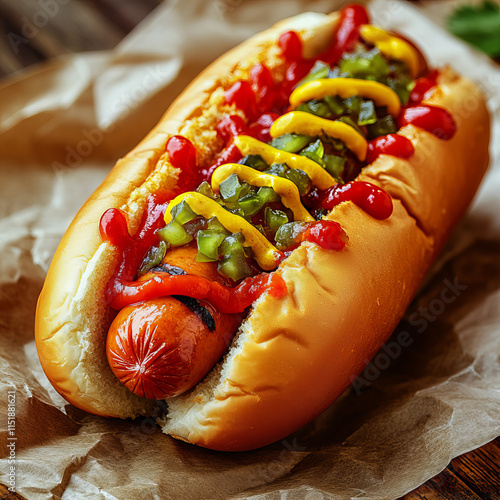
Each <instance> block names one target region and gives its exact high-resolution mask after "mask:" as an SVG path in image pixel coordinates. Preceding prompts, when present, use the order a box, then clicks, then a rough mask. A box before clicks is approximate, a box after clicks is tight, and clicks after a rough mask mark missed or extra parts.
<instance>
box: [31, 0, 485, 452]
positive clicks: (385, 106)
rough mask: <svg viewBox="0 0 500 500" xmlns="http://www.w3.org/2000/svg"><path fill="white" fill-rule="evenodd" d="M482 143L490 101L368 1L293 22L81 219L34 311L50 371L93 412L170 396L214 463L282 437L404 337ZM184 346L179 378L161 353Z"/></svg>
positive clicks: (267, 39) (195, 86)
mask: <svg viewBox="0 0 500 500" xmlns="http://www.w3.org/2000/svg"><path fill="white" fill-rule="evenodd" d="M465 98H467V100H468V102H469V104H470V103H471V102H473V104H474V106H468V107H467V110H466V112H464V109H463V105H462V102H463V100H464V99H465ZM488 143H489V118H488V112H487V109H486V106H485V102H484V98H483V97H482V96H481V93H480V91H479V89H478V88H477V87H476V86H475V85H474V84H472V83H471V82H469V81H467V80H465V79H463V78H460V77H458V76H457V75H456V74H455V73H454V72H453V71H452V70H450V69H449V68H445V69H441V70H429V69H428V67H427V64H426V62H425V58H424V57H423V56H422V54H421V53H420V52H419V51H418V50H417V49H416V48H415V47H414V46H413V45H412V44H411V43H409V42H408V41H406V40H405V39H404V38H401V37H398V36H396V35H395V34H392V33H388V32H386V31H384V30H382V29H380V28H378V27H374V26H372V25H370V24H369V19H368V15H367V13H366V11H365V10H364V9H363V8H362V7H360V6H349V7H346V8H345V9H344V10H343V11H342V12H341V13H339V14H333V15H330V16H324V15H319V14H318V15H314V14H307V15H303V16H299V17H298V18H295V19H290V20H286V21H283V22H282V23H279V24H278V25H276V26H275V27H273V28H271V29H270V30H268V31H267V32H263V33H261V34H259V35H257V36H256V37H254V38H253V39H251V40H249V41H248V42H246V43H244V44H243V45H242V46H240V47H238V48H236V49H234V50H233V51H231V52H229V53H228V54H226V55H225V56H223V57H222V58H221V59H220V60H219V61H217V62H216V63H214V64H213V65H212V66H210V67H209V68H208V69H207V70H205V72H203V73H202V74H201V75H200V76H199V77H198V78H197V79H196V80H195V81H194V82H193V83H192V84H191V86H190V87H188V88H187V89H186V90H185V92H184V93H183V94H182V95H181V96H180V97H179V98H178V100H177V101H176V102H175V103H174V104H173V106H172V107H171V108H170V109H169V110H168V111H167V113H166V115H165V116H164V118H163V119H162V121H161V122H160V123H159V124H158V126H157V127H156V128H155V129H154V130H153V131H152V132H151V133H150V134H149V135H148V137H146V138H145V139H144V141H143V142H142V143H141V144H139V146H137V147H136V148H135V149H134V150H133V151H132V152H131V153H129V155H127V156H126V157H125V158H124V159H123V160H121V161H120V162H118V164H117V165H116V167H115V168H114V169H113V171H112V172H111V174H110V175H109V177H108V179H107V180H106V181H105V183H104V184H103V185H102V186H101V187H100V188H99V189H98V190H97V191H96V193H95V194H94V195H93V196H92V197H91V198H90V200H89V201H88V202H87V203H86V204H85V206H84V207H83V208H82V210H81V211H80V213H79V214H78V215H77V217H76V219H75V221H74V223H73V225H72V226H71V227H70V229H69V231H68V233H67V234H66V235H65V237H64V239H63V242H62V243H61V246H60V247H59V249H58V251H57V253H56V255H55V257H54V260H53V264H52V266H51V269H50V271H49V274H48V277H47V280H46V283H45V285H44V289H43V290H42V294H41V296H40V300H39V306H38V310H37V320H36V328H37V329H36V338H37V347H38V350H39V356H40V359H41V362H42V366H43V367H44V370H45V372H46V373H47V375H48V376H49V379H50V380H51V381H52V383H53V384H54V386H55V387H56V389H57V390H58V391H59V392H60V393H61V394H62V395H63V396H64V397H66V399H68V400H69V401H70V402H72V403H73V404H75V405H76V406H79V407H80V408H83V409H85V410H87V411H90V412H93V413H96V414H99V415H104V416H116V417H122V418H127V417H135V416H138V415H143V414H148V413H149V414H151V413H153V412H154V408H155V399H156V398H164V397H167V404H168V412H167V414H166V415H164V416H162V417H160V418H159V419H158V422H159V424H160V425H161V426H162V428H163V430H164V431H165V432H166V433H168V434H171V435H173V436H174V437H177V438H179V439H183V440H186V441H188V442H191V443H195V444H198V445H201V446H205V447H208V448H213V449H218V450H245V449H252V448H256V447H259V446H263V445H266V444H268V443H271V442H273V441H275V440H277V439H280V438H282V437H284V436H286V435H287V434H289V433H290V432H293V431H294V430H296V429H297V428H299V427H300V426H301V425H303V424H304V423H306V422H307V421H309V420H311V419H312V418H314V417H315V416H317V415H318V414H319V413H320V412H321V411H323V410H324V409H325V408H326V407H327V406H328V405H329V404H331V402H332V401H334V400H335V398H336V397H338V396H339V395H340V394H341V393H342V391H343V390H344V389H345V388H346V387H347V386H348V385H349V383H350V382H352V380H354V377H355V376H356V375H357V374H359V373H360V371H361V370H362V369H363V367H364V364H365V362H366V359H370V357H372V356H373V355H374V354H375V353H376V351H377V349H378V348H379V347H380V345H381V343H382V342H383V341H384V340H385V339H387V337H388V336H389V334H390V333H391V331H392V330H393V329H394V327H395V326H396V324H397V322H398V321H399V320H400V318H401V317H402V315H403V314H404V311H405V309H406V307H407V306H408V304H409V302H410V301H411V299H412V297H413V296H414V294H415V293H416V290H417V288H418V286H419V283H420V282H421V280H422V278H423V276H424V274H425V272H426V271H427V270H428V269H429V267H430V265H431V264H432V262H433V260H434V259H435V258H436V256H437V255H438V253H439V251H440V250H441V248H442V247H443V245H444V243H445V241H446V239H447V237H448V236H449V234H450V232H451V231H452V229H453V227H454V226H455V225H456V223H457V221H458V220H459V218H460V217H461V215H462V214H463V213H464V211H465V209H466V208H467V206H468V204H469V202H470V200H471V199H472V197H473V195H474V193H475V191H476V189H477V187H478V185H479V183H480V181H481V178H482V176H483V174H484V172H485V170H486V167H487V164H488ZM89 228H91V229H89ZM82 231H84V232H85V239H84V241H82ZM80 255H85V259H83V261H82V260H76V262H75V259H74V257H75V256H80ZM176 256H177V257H176ZM176 258H179V259H181V261H182V263H181V264H179V261H175V259H176ZM176 262H177V263H176ZM202 264H203V265H202ZM162 266H164V268H162ZM169 266H170V267H169ZM173 268H178V269H179V270H180V271H178V272H173V273H169V272H165V270H167V271H168V269H170V270H172V269H173ZM201 268H203V270H202V269H201ZM63 275H64V277H65V280H64V281H63V280H62V279H61V277H62V276H63ZM172 297H174V298H172ZM175 297H182V299H181V301H179V300H178V299H176V298H175ZM186 297H187V298H188V299H186ZM186 300H187V301H188V302H187V303H192V302H189V301H199V302H196V303H195V304H196V307H198V305H200V306H201V307H203V308H204V309H205V310H206V311H208V312H209V315H210V316H211V317H212V319H213V320H214V324H215V325H216V328H215V329H214V330H213V331H215V332H216V334H215V335H214V336H210V335H209V334H208V333H209V332H208V331H209V330H210V327H209V326H208V325H207V323H206V322H204V321H203V318H202V317H200V315H201V313H200V310H198V313H197V311H196V310H193V309H195V308H191V309H189V307H188V306H186V305H185V304H186ZM182 301H184V304H183V303H182ZM175 311H177V312H175ZM179 313H180V314H182V320H181V321H175V319H173V318H175V316H176V315H177V314H179ZM192 325H196V326H195V331H192V329H191V326H192ZM233 335H234V338H233V340H232V341H231V344H230V346H229V348H228V349H226V345H227V343H228V341H229V339H228V337H231V336H233ZM106 339H107V341H106ZM185 343H186V344H187V345H188V346H189V349H188V351H189V353H188V355H187V356H186V357H185V358H183V360H182V363H181V365H182V366H181V368H180V372H179V373H180V374H181V375H182V376H181V377H180V378H178V379H177V382H175V383H173V382H172V380H173V378H175V377H171V379H167V378H166V377H167V376H168V375H174V376H177V375H179V373H177V372H175V369H174V368H175V367H174V366H172V364H169V362H167V363H166V364H163V363H161V362H159V361H160V359H159V358H160V357H161V354H162V353H163V352H170V350H175V349H176V347H179V346H182V345H184V344H185ZM150 346H151V347H152V352H153V354H151V357H149V359H152V358H154V361H155V364H154V367H155V369H154V370H153V371H154V372H156V375H157V376H156V377H155V376H154V374H153V376H151V374H150V373H149V372H148V373H146V372H147V363H146V364H142V365H141V363H140V361H141V360H142V361H144V360H147V359H148V356H149V355H150V352H149V351H148V348H149V347H150ZM159 346H161V347H159ZM194 346H199V347H200V348H201V349H200V350H198V351H196V350H195V349H191V348H192V347H194ZM179 349H180V348H179ZM137 352H140V353H141V354H140V356H139V357H137V355H136V353H137ZM219 359H220V362H219V363H217V360H219ZM131 361H132V363H131ZM136 361H138V362H136ZM177 361H178V359H177V360H176V361H175V362H177ZM156 362H159V363H158V365H157V364H156ZM175 362H174V364H175ZM124 363H125V365H127V366H126V367H125V370H122V368H123V366H124ZM134 363H135V364H134ZM214 364H215V366H214ZM131 365H132V366H133V369H132V370H130V369H129V368H130V366H131ZM139 365H141V366H142V367H143V370H142V374H141V375H140V377H137V376H136V372H137V370H139V372H140V371H141V368H140V367H139ZM157 367H159V368H158V370H156V368H157ZM212 367H213V368H212ZM211 368H212V369H211ZM207 371H209V373H208V374H207V375H206V377H205V374H206V373H207ZM134 377H135V378H134ZM203 377H205V378H203ZM202 378H203V380H201V379H202ZM145 381H146V382H147V383H144V382H145ZM130 389H132V390H130Z"/></svg>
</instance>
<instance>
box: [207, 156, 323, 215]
mask: <svg viewBox="0 0 500 500" xmlns="http://www.w3.org/2000/svg"><path fill="white" fill-rule="evenodd" d="M231 174H236V175H237V176H238V178H239V179H240V180H244V181H247V182H248V183H249V184H251V185H252V186H257V187H261V186H269V187H272V188H273V189H274V191H275V192H276V193H277V194H278V195H279V196H280V197H281V203H283V205H284V206H285V207H287V208H289V209H290V210H291V211H292V212H293V218H294V219H295V220H303V221H306V222H313V221H314V217H312V216H311V214H310V213H309V212H308V211H307V210H306V209H305V207H304V205H302V203H301V201H300V193H299V189H298V188H297V186H296V185H295V184H294V183H293V182H292V181H290V180H288V179H283V177H278V176H277V175H270V174H263V173H262V172H259V171H258V170H255V169H254V168H252V167H247V166H246V165H241V164H239V163H227V164H226V165H221V166H220V167H218V168H216V169H215V171H214V173H213V174H212V189H213V190H214V191H218V190H219V186H220V184H221V183H222V181H224V180H225V179H227V178H228V177H229V176H230V175H231Z"/></svg>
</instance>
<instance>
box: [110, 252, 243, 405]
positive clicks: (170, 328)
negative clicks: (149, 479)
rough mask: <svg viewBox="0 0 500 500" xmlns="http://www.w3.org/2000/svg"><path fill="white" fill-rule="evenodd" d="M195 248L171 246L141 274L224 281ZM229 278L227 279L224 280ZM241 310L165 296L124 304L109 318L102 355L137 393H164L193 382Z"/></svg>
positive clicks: (224, 342) (226, 339) (222, 345)
mask: <svg viewBox="0 0 500 500" xmlns="http://www.w3.org/2000/svg"><path fill="white" fill-rule="evenodd" d="M196 253H197V251H196V249H195V248H193V247H187V248H182V249H175V250H173V251H171V252H169V254H168V256H167V257H166V258H165V259H163V261H162V263H161V265H160V266H158V267H157V268H154V269H153V270H152V271H150V272H148V273H147V274H145V275H144V276H143V277H142V278H140V279H141V280H143V281H147V280H148V279H152V277H153V275H154V274H155V273H158V272H159V273H167V274H169V275H185V274H187V273H188V272H189V273H190V274H193V275H197V276H204V277H205V278H208V279H211V280H213V281H224V280H223V279H222V277H221V276H220V275H219V274H218V273H217V272H216V269H215V268H214V266H211V265H210V264H208V263H201V262H196V261H195V256H196ZM226 281H227V280H226ZM241 319H242V316H241V315H239V314H222V313H221V312H220V311H218V310H217V309H216V308H215V307H213V306H212V305H211V304H210V303H208V302H204V301H198V300H196V299H192V298H190V297H185V296H173V297H172V296H168V297H161V298H158V299H154V300H148V301H145V302H141V303H140V304H134V305H130V306H127V307H125V308H123V309H122V310H121V311H120V312H119V313H118V315H117V317H116V318H115V320H114V321H113V323H112V324H111V326H110V328H109V331H108V335H107V340H106V355H107V358H108V362H109V366H110V367H111V370H112V371H113V373H114V374H115V375H116V377H117V378H118V380H119V381H120V382H121V383H122V384H123V385H125V386H126V387H127V388H128V389H129V390H131V391H132V392H133V393H134V394H137V395H138V396H141V397H145V398H150V399H164V398H168V397H172V396H178V395H179V394H182V393H184V392H186V391H187V390H189V389H191V387H193V386H194V385H196V384H197V383H198V382H199V381H200V380H201V379H202V378H203V377H204V376H205V375H206V374H207V373H208V372H209V371H210V370H211V369H212V368H213V366H214V365H215V364H216V363H217V361H218V360H219V358H220V357H221V356H222V355H223V354H224V352H225V351H226V349H227V347H228V345H229V343H230V342H231V339H232V337H233V335H234V333H235V332H236V329H237V328H238V326H239V324H240V323H241Z"/></svg>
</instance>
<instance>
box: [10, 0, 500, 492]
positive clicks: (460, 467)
mask: <svg viewBox="0 0 500 500" xmlns="http://www.w3.org/2000/svg"><path fill="white" fill-rule="evenodd" d="M56 3H57V2H56ZM159 3H161V0H88V1H84V0H71V2H68V3H64V4H63V3H62V2H61V4H57V5H58V7H57V9H58V11H57V12H56V11H55V10H53V11H52V12H50V11H44V10H43V9H41V7H40V5H41V4H40V3H38V2H33V1H31V0H0V32H2V34H3V36H2V37H0V77H1V76H5V75H8V74H11V73H14V72H15V71H17V70H20V69H22V68H24V67H27V66H29V65H30V64H33V63H36V62H39V61H43V60H45V59H48V58H51V57H55V56H58V55H61V54H65V53H69V52H78V51H87V50H104V49H110V48H112V47H114V46H115V45H116V44H117V43H118V42H119V41H120V40H121V39H122V38H123V37H124V36H125V35H126V34H127V33H128V32H129V31H130V30H131V29H132V28H133V27H134V26H135V25H137V24H138V23H139V22H140V21H141V20H142V19H143V18H144V17H145V16H146V15H147V14H148V13H149V12H150V11H152V10H153V9H154V8H155V7H156V6H157V5H158V4H159ZM29 20H31V22H32V25H31V28H30V27H29V26H28V23H29ZM0 495H1V498H6V499H7V498H8V499H14V498H16V499H19V498H23V497H21V496H20V495H17V494H10V493H9V492H8V491H7V489H6V488H5V487H4V486H2V485H0ZM403 498H404V500H417V499H429V500H432V499H447V500H460V499H467V500H468V499H484V500H490V499H497V498H498V499H500V438H497V439H496V440H494V441H492V442H490V443H488V444H486V445H485V446H483V447H482V448H479V449H477V450H474V451H471V452H469V453H466V454H465V455H462V456H460V457H457V458H455V459H454V460H452V461H451V463H450V464H449V465H448V467H447V468H446V469H445V470H444V471H443V472H442V473H441V474H439V475H438V476H436V477H434V478H432V479H430V480H429V481H427V482H426V483H425V484H423V485H422V486H420V487H419V488H417V489H416V490H414V491H412V492H411V493H408V494H407V495H405V496H404V497H403Z"/></svg>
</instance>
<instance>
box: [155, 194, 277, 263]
mask: <svg viewBox="0 0 500 500" xmlns="http://www.w3.org/2000/svg"><path fill="white" fill-rule="evenodd" d="M182 201H185V202H186V203H187V204H188V205H189V207H190V208H191V210H192V211H193V212H194V213H196V214H198V215H201V216H202V217H205V218H207V219H210V218H211V217H217V219H218V220H219V222H220V223H221V224H222V225H223V226H224V227H225V228H226V229H227V230H228V231H230V232H232V233H239V232H241V233H243V236H244V237H245V244H246V246H250V247H252V249H253V251H254V253H255V260H256V261H257V262H258V264H259V266H260V267H261V268H262V269H264V270H266V271H270V270H272V269H276V266H277V260H278V258H279V255H280V253H279V250H278V249H277V248H276V247H275V246H274V245H272V244H271V243H270V242H269V241H268V240H267V238H266V237H265V236H264V235H263V234H262V233H261V232H260V231H259V230H258V229H256V228H255V227H254V226H252V224H250V223H249V222H247V221H246V220H245V219H243V217H240V216H239V215H235V214H232V213H231V212H228V211H227V210H226V209H225V208H223V207H222V206H221V205H219V204H218V203H217V202H216V201H214V200H211V199H210V198H208V197H206V196H205V195H203V194H201V193H196V192H194V191H190V192H187V193H182V194H180V195H179V196H177V197H176V198H174V199H173V200H172V201H171V202H170V203H169V204H168V207H167V210H166V212H165V222H166V223H167V224H168V223H169V222H170V221H171V220H172V215H171V211H172V208H173V207H174V206H175V205H178V204H179V203H181V202H182Z"/></svg>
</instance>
